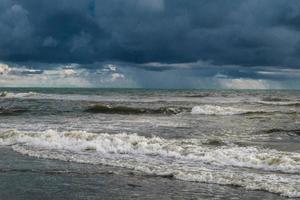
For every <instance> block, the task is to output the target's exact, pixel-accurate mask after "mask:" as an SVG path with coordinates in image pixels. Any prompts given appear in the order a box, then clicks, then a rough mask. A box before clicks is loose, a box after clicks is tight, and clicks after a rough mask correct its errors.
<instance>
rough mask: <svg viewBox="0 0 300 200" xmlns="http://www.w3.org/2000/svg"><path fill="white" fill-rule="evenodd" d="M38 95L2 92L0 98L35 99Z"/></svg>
mask: <svg viewBox="0 0 300 200" xmlns="http://www.w3.org/2000/svg"><path fill="white" fill-rule="evenodd" d="M37 94H38V93H36V92H21V93H14V92H7V91H4V92H0V98H1V97H2V98H26V97H33V96H36V95H37Z"/></svg>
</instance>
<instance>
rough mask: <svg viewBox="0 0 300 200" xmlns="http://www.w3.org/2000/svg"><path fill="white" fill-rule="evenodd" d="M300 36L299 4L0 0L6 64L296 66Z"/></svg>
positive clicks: (1, 52) (0, 54)
mask: <svg viewBox="0 0 300 200" xmlns="http://www.w3.org/2000/svg"><path fill="white" fill-rule="evenodd" d="M299 33H300V1H299V0H288V1H282V0H187V1H183V0H126V1H124V0H109V1H107V0H51V1H49V0H39V1H37V0H26V1H22V0H2V1H1V2H0V59H1V60H4V61H8V62H24V61H28V62H41V63H43V62H45V63H50V62H53V63H68V62H74V63H95V62H102V61H120V62H129V63H148V62H159V63H181V62H185V63H188V62H196V61H199V60H200V61H201V60H202V61H209V62H211V63H213V64H214V65H241V66H285V67H293V68H298V67H299V64H300V59H299V55H300V34H299ZM165 68H166V69H168V67H165ZM153 70H157V68H153Z"/></svg>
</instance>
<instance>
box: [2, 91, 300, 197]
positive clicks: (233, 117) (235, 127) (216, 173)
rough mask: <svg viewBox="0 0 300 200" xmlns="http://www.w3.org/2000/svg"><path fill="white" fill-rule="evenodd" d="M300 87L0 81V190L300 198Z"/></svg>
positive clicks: (75, 194)
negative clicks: (15, 84) (20, 84)
mask: <svg viewBox="0 0 300 200" xmlns="http://www.w3.org/2000/svg"><path fill="white" fill-rule="evenodd" d="M299 197H300V91H296V90H291V91H290V90H167V89H164V90H158V89H109V88H107V89H98V88H0V199H1V200H2V199H5V200H6V199H7V200H11V199H12V200H14V199H43V200H48V199H49V200H50V199H51V200H52V199H161V200H163V199H243V200H247V199H266V200H268V199H269V200H271V199H272V200H277V199H298V198H299Z"/></svg>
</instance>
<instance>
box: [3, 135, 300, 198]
mask: <svg viewBox="0 0 300 200" xmlns="http://www.w3.org/2000/svg"><path fill="white" fill-rule="evenodd" d="M202 142H203V141H200V140H197V139H168V140H167V139H164V138H160V137H150V138H149V137H144V136H139V135H137V134H126V133H120V134H106V133H103V134H94V133H88V132H84V131H73V132H57V131H54V130H48V131H43V132H21V131H17V130H9V131H6V132H3V133H0V145H9V146H12V148H13V149H14V150H15V151H18V152H20V153H22V154H27V155H30V156H35V157H42V158H51V159H60V160H65V161H74V162H82V163H91V164H105V165H111V166H118V167H126V168H129V169H133V170H137V171H141V172H144V173H147V174H153V175H159V176H166V175H168V176H172V177H175V178H177V179H181V180H187V181H198V182H207V183H217V184H230V185H238V186H243V187H245V188H248V189H260V190H266V191H270V192H274V193H280V194H282V195H285V196H290V197H299V196H300V188H299V186H300V175H299V171H300V154H299V153H291V152H282V151H277V150H274V149H264V148H258V147H239V146H218V147H208V146H205V145H203V144H202ZM249 168H252V169H255V170H258V171H257V172H255V171H251V170H249ZM271 172H272V173H271ZM282 172H283V173H282Z"/></svg>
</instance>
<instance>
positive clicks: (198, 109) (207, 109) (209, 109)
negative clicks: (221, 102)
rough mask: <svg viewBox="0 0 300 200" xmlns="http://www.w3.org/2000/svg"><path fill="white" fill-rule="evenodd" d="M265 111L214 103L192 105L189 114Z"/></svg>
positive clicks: (239, 113) (237, 113) (238, 113)
mask: <svg viewBox="0 0 300 200" xmlns="http://www.w3.org/2000/svg"><path fill="white" fill-rule="evenodd" d="M264 113H269V112H267V111H258V110H245V109H239V108H234V107H222V106H215V105H203V106H194V107H193V108H192V111H191V114H199V115H243V114H264Z"/></svg>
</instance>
